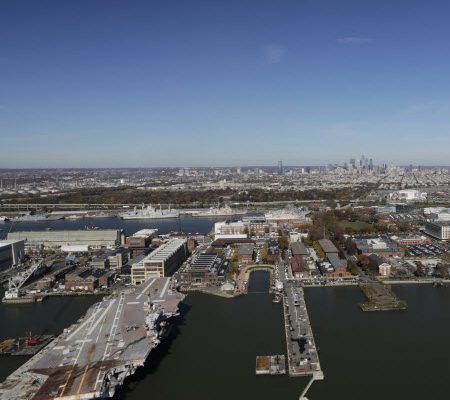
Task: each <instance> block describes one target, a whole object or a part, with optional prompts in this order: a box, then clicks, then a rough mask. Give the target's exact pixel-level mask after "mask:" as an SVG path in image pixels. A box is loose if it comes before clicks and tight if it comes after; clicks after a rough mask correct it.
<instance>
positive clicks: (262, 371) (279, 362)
mask: <svg viewBox="0 0 450 400" xmlns="http://www.w3.org/2000/svg"><path fill="white" fill-rule="evenodd" d="M285 373H286V357H285V356H284V354H277V355H274V356H257V357H256V375H284V374H285Z"/></svg>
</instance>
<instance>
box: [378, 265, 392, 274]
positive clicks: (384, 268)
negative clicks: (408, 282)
mask: <svg viewBox="0 0 450 400" xmlns="http://www.w3.org/2000/svg"><path fill="white" fill-rule="evenodd" d="M391 269H392V267H391V265H390V264H388V263H383V264H380V265H379V266H378V272H379V273H380V275H381V276H389V275H391Z"/></svg>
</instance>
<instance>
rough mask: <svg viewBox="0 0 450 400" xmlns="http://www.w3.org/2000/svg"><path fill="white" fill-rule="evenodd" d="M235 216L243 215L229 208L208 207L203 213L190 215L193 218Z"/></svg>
mask: <svg viewBox="0 0 450 400" xmlns="http://www.w3.org/2000/svg"><path fill="white" fill-rule="evenodd" d="M236 214H244V212H243V211H237V210H233V209H232V208H231V207H230V206H224V207H210V208H209V209H207V210H205V211H199V212H196V213H195V214H192V216H193V217H228V216H231V215H236Z"/></svg>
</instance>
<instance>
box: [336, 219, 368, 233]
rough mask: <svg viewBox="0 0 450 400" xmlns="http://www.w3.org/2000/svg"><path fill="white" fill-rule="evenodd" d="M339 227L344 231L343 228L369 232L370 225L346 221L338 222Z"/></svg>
mask: <svg viewBox="0 0 450 400" xmlns="http://www.w3.org/2000/svg"><path fill="white" fill-rule="evenodd" d="M339 226H340V227H341V229H343V230H345V228H351V229H354V230H355V231H356V230H358V231H360V230H371V228H372V225H371V224H369V223H367V222H364V221H347V220H343V221H339Z"/></svg>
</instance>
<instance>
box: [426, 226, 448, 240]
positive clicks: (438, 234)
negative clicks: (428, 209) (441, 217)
mask: <svg viewBox="0 0 450 400" xmlns="http://www.w3.org/2000/svg"><path fill="white" fill-rule="evenodd" d="M425 233H427V234H428V235H430V236H432V237H434V238H436V239H439V240H450V222H449V221H442V222H438V221H437V222H426V223H425Z"/></svg>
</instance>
